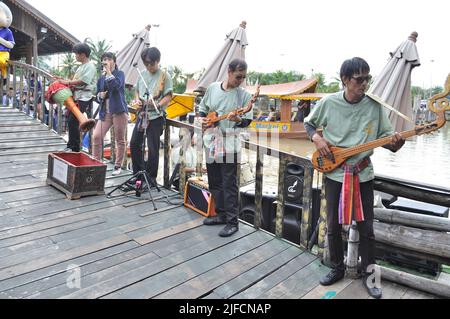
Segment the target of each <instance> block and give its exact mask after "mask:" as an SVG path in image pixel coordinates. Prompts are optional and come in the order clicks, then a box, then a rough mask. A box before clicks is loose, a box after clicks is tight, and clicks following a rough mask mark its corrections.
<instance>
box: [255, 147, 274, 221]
mask: <svg viewBox="0 0 450 319" xmlns="http://www.w3.org/2000/svg"><path fill="white" fill-rule="evenodd" d="M263 174H264V153H263V152H262V150H261V148H260V147H259V146H258V147H257V148H256V180H255V182H256V183H255V207H256V211H255V219H254V225H255V228H256V229H260V228H261V226H262V210H263V208H262V202H263V184H264V180H263ZM268 222H269V223H270V221H268Z"/></svg>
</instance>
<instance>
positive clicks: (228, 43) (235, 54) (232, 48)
mask: <svg viewBox="0 0 450 319" xmlns="http://www.w3.org/2000/svg"><path fill="white" fill-rule="evenodd" d="M246 27H247V23H246V22H245V21H243V22H242V23H241V25H240V26H239V27H238V28H237V29H234V30H233V31H231V32H230V33H229V34H228V35H227V38H226V40H225V44H224V45H223V47H222V49H221V50H220V51H219V53H218V54H217V56H216V57H215V58H214V60H213V61H212V63H211V64H210V66H209V67H208V68H207V69H206V71H205V73H204V74H203V75H202V77H201V78H200V80H199V81H198V84H197V87H196V89H195V91H196V92H204V91H206V89H207V88H208V87H209V85H211V84H212V83H214V82H220V81H224V80H225V79H226V78H227V75H228V65H229V63H230V62H231V61H233V60H234V59H237V58H239V59H245V47H246V46H247V45H248V42H247V35H246V30H245V29H246Z"/></svg>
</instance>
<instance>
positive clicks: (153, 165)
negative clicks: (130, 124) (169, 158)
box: [130, 117, 164, 179]
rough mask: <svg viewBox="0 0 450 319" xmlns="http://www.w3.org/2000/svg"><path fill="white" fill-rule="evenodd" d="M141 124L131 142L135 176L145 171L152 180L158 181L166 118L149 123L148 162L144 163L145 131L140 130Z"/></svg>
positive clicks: (135, 129) (135, 130)
mask: <svg viewBox="0 0 450 319" xmlns="http://www.w3.org/2000/svg"><path fill="white" fill-rule="evenodd" d="M139 126H140V125H139V122H138V123H137V124H136V126H135V127H134V131H133V136H132V137H131V141H130V148H131V160H132V161H133V174H137V173H138V172H140V171H143V170H145V171H146V172H147V174H148V176H149V177H150V178H153V179H156V177H157V176H158V166H159V142H160V140H159V139H160V137H161V135H162V133H163V131H164V118H162V117H159V118H157V119H155V120H153V121H150V122H149V125H148V127H147V130H146V134H147V147H148V161H147V165H145V162H144V152H143V149H144V144H145V143H144V131H141V130H140V129H139Z"/></svg>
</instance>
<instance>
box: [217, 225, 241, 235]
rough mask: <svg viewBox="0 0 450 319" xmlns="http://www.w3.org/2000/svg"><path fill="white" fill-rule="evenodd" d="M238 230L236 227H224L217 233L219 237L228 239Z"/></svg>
mask: <svg viewBox="0 0 450 319" xmlns="http://www.w3.org/2000/svg"><path fill="white" fill-rule="evenodd" d="M238 230H239V227H238V226H236V225H226V226H225V228H224V229H222V231H221V232H220V233H219V236H220V237H230V236H232V235H234V233H236V232H237V231H238Z"/></svg>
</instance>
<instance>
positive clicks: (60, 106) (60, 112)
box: [56, 104, 63, 136]
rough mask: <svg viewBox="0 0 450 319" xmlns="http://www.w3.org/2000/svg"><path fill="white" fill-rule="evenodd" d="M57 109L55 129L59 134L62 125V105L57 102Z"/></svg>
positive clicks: (60, 133)
mask: <svg viewBox="0 0 450 319" xmlns="http://www.w3.org/2000/svg"><path fill="white" fill-rule="evenodd" d="M57 110H58V125H57V128H56V131H57V133H58V135H60V136H61V135H62V129H63V125H62V119H63V114H62V105H61V104H58V107H57Z"/></svg>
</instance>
